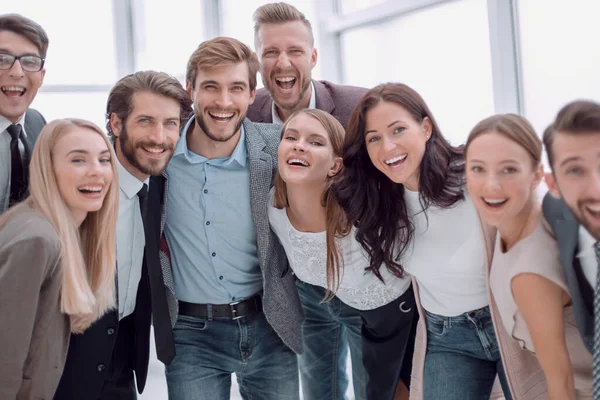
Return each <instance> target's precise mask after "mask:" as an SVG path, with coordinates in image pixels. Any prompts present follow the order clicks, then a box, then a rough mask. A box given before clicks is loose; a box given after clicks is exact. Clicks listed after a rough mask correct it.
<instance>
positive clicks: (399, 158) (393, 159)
mask: <svg viewBox="0 0 600 400" xmlns="http://www.w3.org/2000/svg"><path fill="white" fill-rule="evenodd" d="M406 156H407V154H404V155H402V156H398V157H394V158H390V159H389V160H385V163H386V164H387V165H390V164H393V163H395V162H398V161H402V160H404V159H405V158H406Z"/></svg>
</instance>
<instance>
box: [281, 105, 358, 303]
mask: <svg viewBox="0 0 600 400" xmlns="http://www.w3.org/2000/svg"><path fill="white" fill-rule="evenodd" d="M302 114H304V115H308V116H310V117H312V118H314V119H316V120H317V121H319V123H320V124H321V126H323V128H324V129H325V131H326V132H327V135H328V137H329V141H330V142H331V147H332V148H333V154H334V156H335V157H341V156H342V146H343V144H344V136H345V132H344V127H343V126H342V124H340V122H339V121H338V120H337V119H335V118H334V117H333V116H331V115H330V114H329V113H326V112H325V111H321V110H317V109H308V108H305V109H302V110H298V111H296V112H294V113H293V114H292V115H291V116H290V117H289V118H288V120H287V121H286V123H285V124H284V125H283V129H282V130H281V137H282V138H283V135H284V134H285V131H286V129H287V127H288V125H289V123H290V121H291V120H292V119H294V117H297V116H298V115H302ZM341 172H342V171H341V170H340V172H338V173H337V174H336V175H334V176H330V177H327V183H326V186H325V189H324V190H323V194H322V195H321V205H322V206H323V207H325V219H326V222H325V223H326V226H327V228H326V241H327V270H326V275H327V294H326V295H325V300H330V299H331V298H332V297H333V295H335V292H336V291H337V289H338V287H339V285H340V278H341V274H340V268H341V265H342V264H343V257H342V255H341V254H340V251H339V248H338V246H337V243H336V242H337V241H336V238H340V237H344V236H346V235H348V233H349V232H350V228H351V225H350V224H349V223H348V219H347V218H346V213H344V210H343V209H342V207H340V205H339V204H338V203H337V201H336V200H335V198H334V196H333V195H332V193H331V186H332V185H333V183H334V182H335V180H336V179H339V177H340V176H341ZM289 205H290V204H289V201H288V196H287V186H286V184H285V182H284V181H283V179H282V178H281V175H279V172H277V174H276V175H275V193H274V197H273V206H274V207H276V208H279V209H282V208H285V207H289Z"/></svg>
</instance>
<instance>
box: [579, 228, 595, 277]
mask: <svg viewBox="0 0 600 400" xmlns="http://www.w3.org/2000/svg"><path fill="white" fill-rule="evenodd" d="M595 243H596V241H595V240H594V238H593V236H592V235H591V234H590V233H589V232H588V231H587V229H585V228H584V227H583V225H579V252H578V253H577V258H579V262H580V263H581V269H582V270H583V275H585V279H587V281H588V282H589V283H590V285H592V288H593V289H595V288H596V274H597V273H598V261H596V252H595V250H594V244H595Z"/></svg>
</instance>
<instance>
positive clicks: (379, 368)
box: [269, 109, 417, 400]
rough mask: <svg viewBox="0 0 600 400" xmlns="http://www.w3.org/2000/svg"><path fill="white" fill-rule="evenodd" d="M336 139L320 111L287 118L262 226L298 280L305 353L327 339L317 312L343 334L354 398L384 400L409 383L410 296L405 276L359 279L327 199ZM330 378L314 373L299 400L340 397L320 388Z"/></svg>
mask: <svg viewBox="0 0 600 400" xmlns="http://www.w3.org/2000/svg"><path fill="white" fill-rule="evenodd" d="M343 140H344V128H343V127H342V125H341V124H340V123H339V122H338V121H337V120H336V119H335V118H334V117H332V116H331V115H330V114H328V113H326V112H324V111H321V110H313V109H304V110H300V111H297V112H296V113H294V114H293V115H292V116H290V118H289V119H288V120H287V122H286V123H285V124H284V126H283V130H282V137H281V143H280V145H279V151H278V160H279V161H278V162H279V165H278V174H277V176H276V179H275V187H274V189H273V192H272V200H271V202H270V204H269V221H270V223H271V226H272V228H273V230H274V232H275V233H276V235H277V236H278V238H279V240H280V241H281V243H282V245H283V248H284V249H285V251H286V254H287V257H288V260H289V262H290V267H291V268H292V270H293V271H294V273H295V274H296V276H297V278H298V284H297V286H298V291H299V293H300V298H301V300H302V305H303V307H304V311H305V314H306V320H305V323H304V325H303V335H304V347H305V352H306V353H308V354H319V350H320V343H321V342H322V341H323V340H325V338H326V337H328V334H327V332H325V331H324V330H323V325H324V321H325V320H327V318H326V317H324V316H323V314H326V313H328V312H329V313H330V314H331V315H329V317H330V318H329V319H331V320H334V321H336V322H338V323H340V324H342V325H343V326H344V328H345V329H346V334H347V335H348V336H349V339H350V343H351V344H353V346H350V352H351V355H352V358H353V360H357V361H358V363H359V364H358V365H357V364H356V362H354V363H353V376H354V391H355V396H356V399H364V398H367V399H372V400H391V399H393V398H394V393H395V389H396V385H397V383H398V381H399V379H400V378H404V382H405V385H406V386H408V385H409V379H410V368H411V356H410V355H412V345H411V343H412V342H414V332H415V329H413V328H416V324H415V323H413V322H414V321H413V318H414V317H416V315H417V314H416V312H415V304H414V295H413V293H412V289H411V282H410V279H408V278H399V277H396V276H394V275H392V274H391V273H389V272H388V271H387V270H383V271H382V274H381V276H380V277H377V276H375V275H374V274H371V273H367V274H365V268H367V267H368V266H369V258H368V254H367V253H366V252H365V251H364V250H363V249H362V247H361V245H360V243H358V242H357V241H356V240H355V237H354V231H353V229H352V226H351V225H350V224H349V223H348V219H347V218H346V216H345V213H344V211H343V209H342V208H341V207H340V206H339V204H337V202H336V201H335V199H334V198H333V196H332V194H331V185H332V183H333V182H334V181H335V180H336V179H338V178H339V176H340V174H341V172H342V171H341V170H342V159H341V157H340V155H341V151H342V144H343ZM307 293H314V294H316V295H312V296H309V295H307ZM352 317H354V318H352ZM361 331H362V332H363V336H362V339H361ZM411 334H412V336H411ZM407 349H408V350H407ZM405 352H407V353H408V357H404V354H405ZM321 353H322V351H321ZM303 356H304V355H303ZM303 356H301V358H300V364H301V365H302V364H303V362H304V361H303V359H302V357H303ZM361 361H362V362H361ZM306 367H307V368H310V365H306ZM357 367H358V368H357ZM330 371H335V369H334V368H332V369H331V370H330ZM365 371H366V372H365ZM331 375H332V374H329V375H327V374H325V375H323V372H321V375H320V376H319V379H320V380H321V381H322V382H323V385H317V386H319V387H310V388H306V387H305V386H304V389H303V394H304V397H305V398H307V399H309V400H311V399H322V398H332V399H344V398H345V395H344V393H335V392H334V390H329V389H328V387H329V386H330V385H331V384H332V383H334V382H335V380H336V379H337V378H336V377H335V376H331ZM357 378H358V379H357Z"/></svg>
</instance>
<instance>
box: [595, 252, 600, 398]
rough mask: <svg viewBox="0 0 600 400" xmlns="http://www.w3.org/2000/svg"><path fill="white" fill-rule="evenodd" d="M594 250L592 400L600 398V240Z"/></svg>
mask: <svg viewBox="0 0 600 400" xmlns="http://www.w3.org/2000/svg"><path fill="white" fill-rule="evenodd" d="M594 250H595V251H596V263H597V264H598V271H597V273H596V290H595V291H594V348H593V350H594V351H593V353H594V354H593V355H594V368H593V373H594V396H593V399H594V400H599V399H600V242H596V244H595V245H594Z"/></svg>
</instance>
